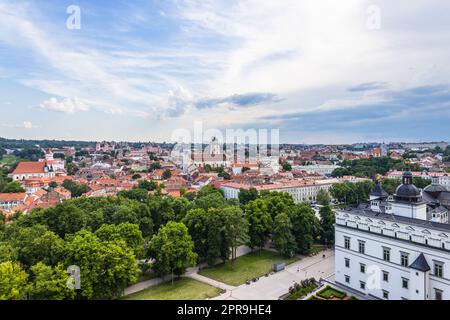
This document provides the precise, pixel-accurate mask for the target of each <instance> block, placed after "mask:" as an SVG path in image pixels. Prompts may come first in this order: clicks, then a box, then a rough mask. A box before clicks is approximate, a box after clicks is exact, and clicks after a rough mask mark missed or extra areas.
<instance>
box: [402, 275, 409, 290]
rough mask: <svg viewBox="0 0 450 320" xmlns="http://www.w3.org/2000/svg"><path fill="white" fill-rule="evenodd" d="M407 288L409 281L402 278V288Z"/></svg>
mask: <svg viewBox="0 0 450 320" xmlns="http://www.w3.org/2000/svg"><path fill="white" fill-rule="evenodd" d="M408 287H409V280H408V279H406V278H402V288H403V289H408Z"/></svg>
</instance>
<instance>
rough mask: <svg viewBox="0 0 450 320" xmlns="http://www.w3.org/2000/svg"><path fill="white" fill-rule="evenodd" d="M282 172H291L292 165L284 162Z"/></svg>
mask: <svg viewBox="0 0 450 320" xmlns="http://www.w3.org/2000/svg"><path fill="white" fill-rule="evenodd" d="M283 170H284V171H291V170H292V165H291V164H290V163H289V162H284V163H283Z"/></svg>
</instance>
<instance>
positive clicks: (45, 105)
mask: <svg viewBox="0 0 450 320" xmlns="http://www.w3.org/2000/svg"><path fill="white" fill-rule="evenodd" d="M39 106H40V108H42V109H44V110H50V111H57V112H63V113H67V114H73V113H76V112H79V111H88V110H89V106H87V105H86V104H85V103H84V102H82V101H80V99H78V98H73V99H70V98H65V99H62V100H59V101H58V99H57V98H55V97H52V98H50V99H48V100H46V101H44V102H42V103H41V104H40V105H39Z"/></svg>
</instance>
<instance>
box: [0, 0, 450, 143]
mask: <svg viewBox="0 0 450 320" xmlns="http://www.w3.org/2000/svg"><path fill="white" fill-rule="evenodd" d="M74 8H75V9H74ZM448 12H450V2H449V1H447V0H410V1H406V0H405V1H384V0H380V1H377V0H372V1H365V0H340V1H335V0H246V1H239V0H215V1H212V0H202V1H194V0H164V1H162V0H161V1H132V0H129V1H118V0H117V1H106V0H98V1H89V0H86V1H77V0H71V1H63V0H40V1H12V0H0V137H7V138H25V139H44V138H47V139H65V140H72V139H79V140H89V141H92V140H116V141H170V140H171V137H172V136H173V134H174V132H175V131H176V130H180V129H186V130H193V128H194V124H195V123H199V122H200V123H202V126H203V127H204V128H205V130H206V129H217V130H226V129H238V128H242V129H244V130H248V129H268V130H270V129H279V132H280V140H281V142H283V143H327V144H336V143H354V142H390V141H411V142H412V141H414V142H418V141H441V140H444V141H449V140H450V130H449V126H448V125H449V122H450V64H449V57H450V19H449V18H448ZM78 13H79V14H78ZM78 22H79V23H78Z"/></svg>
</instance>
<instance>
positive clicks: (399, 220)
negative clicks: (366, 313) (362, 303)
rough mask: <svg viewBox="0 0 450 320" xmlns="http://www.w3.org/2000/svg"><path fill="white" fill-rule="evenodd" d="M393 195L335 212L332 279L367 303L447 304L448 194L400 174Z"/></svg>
mask: <svg viewBox="0 0 450 320" xmlns="http://www.w3.org/2000/svg"><path fill="white" fill-rule="evenodd" d="M402 180H403V181H402V184H401V185H400V186H399V187H398V188H397V190H396V192H395V195H394V196H393V197H392V196H388V194H387V193H386V192H385V191H384V190H383V189H382V187H381V184H380V183H377V185H376V187H375V189H374V190H373V191H372V193H371V194H370V201H369V202H370V203H369V204H365V205H360V206H358V207H354V208H346V209H343V210H337V211H336V225H335V229H336V246H335V248H336V251H335V252H336V254H335V281H336V283H337V284H339V285H342V286H345V287H349V288H351V289H353V290H357V291H359V292H360V293H361V294H363V295H366V297H367V298H371V299H374V298H375V299H385V300H450V225H449V224H448V211H449V204H450V192H448V191H447V190H446V189H445V188H442V187H439V186H437V185H435V184H432V185H430V186H428V187H426V188H425V189H424V190H421V189H419V188H417V187H416V186H414V185H413V184H412V174H411V172H409V171H407V172H404V173H403V178H402Z"/></svg>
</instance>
